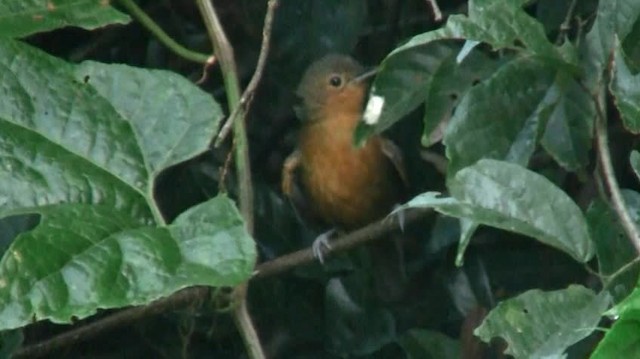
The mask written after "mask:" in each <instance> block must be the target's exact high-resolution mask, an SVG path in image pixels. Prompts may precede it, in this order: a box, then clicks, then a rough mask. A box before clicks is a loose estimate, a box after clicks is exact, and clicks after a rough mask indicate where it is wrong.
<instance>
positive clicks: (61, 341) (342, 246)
mask: <svg viewBox="0 0 640 359" xmlns="http://www.w3.org/2000/svg"><path fill="white" fill-rule="evenodd" d="M429 213H432V211H430V210H412V211H408V212H407V213H406V214H405V216H404V219H403V221H404V222H403V223H404V225H409V224H411V223H414V222H417V221H418V220H420V219H423V218H425V216H427V215H428V214H429ZM398 230H400V223H399V221H398V218H397V216H391V217H389V218H385V219H382V220H380V221H378V222H375V223H372V224H370V225H368V226H366V227H364V228H362V229H359V230H357V231H354V232H351V233H349V234H347V235H344V236H342V237H340V238H336V239H335V240H333V241H331V249H329V250H328V251H327V252H326V253H325V258H326V257H329V256H331V255H334V254H337V253H340V252H345V251H347V250H350V249H352V248H355V247H358V246H361V245H363V244H366V243H369V242H373V241H376V240H381V239H383V238H387V237H388V235H389V234H391V233H393V232H397V231H398ZM316 260H317V259H316V258H315V257H314V256H313V251H312V250H311V248H306V249H302V250H299V251H296V252H293V253H290V254H286V255H283V256H280V257H278V258H276V259H273V260H271V261H268V262H264V263H262V264H260V265H258V266H257V267H256V270H255V272H254V275H253V277H251V280H259V279H263V278H267V277H271V276H274V275H278V274H281V273H284V272H286V271H289V270H291V269H293V268H295V267H298V266H302V265H306V264H310V263H312V262H315V261H316ZM209 293H210V289H209V288H204V287H192V288H187V289H184V290H182V291H179V292H177V293H174V294H172V295H171V296H169V297H166V298H163V299H159V300H157V301H155V302H153V303H150V304H148V305H146V306H143V307H134V308H129V309H124V310H121V311H119V312H116V313H114V314H111V315H110V316H108V317H105V318H103V319H99V320H97V321H95V322H93V323H91V324H87V325H85V326H82V327H79V328H76V329H72V330H70V331H68V332H66V333H63V334H60V335H58V336H55V337H53V338H51V339H48V340H46V341H43V342H40V343H36V344H33V345H29V346H26V347H23V348H21V349H19V350H18V351H16V352H15V353H14V356H15V357H16V358H18V357H21V358H24V357H29V358H33V357H40V356H44V355H47V354H51V353H52V352H54V351H56V350H59V349H60V348H63V347H66V346H69V345H72V344H76V343H79V342H81V341H86V340H89V339H91V338H94V337H96V336H98V335H101V334H104V333H106V332H108V331H110V330H113V329H115V328H119V327H122V326H124V325H128V324H131V323H133V322H135V321H138V320H141V319H144V318H147V317H150V316H153V315H156V314H160V313H163V312H166V311H167V310H170V309H174V308H175V309H177V308H180V307H184V306H187V305H189V304H190V303H193V301H195V300H204V299H205V298H208V297H209ZM236 295H237V293H236Z"/></svg>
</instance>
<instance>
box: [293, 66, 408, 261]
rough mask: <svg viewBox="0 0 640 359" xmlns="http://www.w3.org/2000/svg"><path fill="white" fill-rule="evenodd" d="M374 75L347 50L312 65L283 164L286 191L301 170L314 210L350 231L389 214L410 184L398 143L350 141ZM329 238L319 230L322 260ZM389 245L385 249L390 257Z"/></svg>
mask: <svg viewBox="0 0 640 359" xmlns="http://www.w3.org/2000/svg"><path fill="white" fill-rule="evenodd" d="M370 75H371V73H365V72H364V69H363V67H362V66H361V65H360V64H358V62H356V61H355V60H354V59H352V58H350V57H348V56H343V55H327V56H325V57H324V58H322V59H320V60H318V61H316V62H315V63H313V64H312V65H311V66H310V67H309V68H308V69H307V71H306V72H305V73H304V75H303V77H302V80H301V82H300V85H299V87H298V89H297V92H296V93H297V95H298V96H299V97H300V98H301V99H302V105H301V107H300V108H298V109H297V111H296V112H297V114H298V117H300V119H301V120H302V128H301V131H300V134H299V138H298V148H297V149H296V150H295V151H294V152H293V153H292V154H291V155H290V156H289V157H288V158H287V160H286V161H285V164H284V166H283V171H282V190H283V192H284V194H285V195H287V196H289V197H291V196H292V195H293V193H294V187H295V185H294V184H295V183H297V182H296V181H295V178H296V176H295V174H296V173H298V171H299V179H300V181H299V182H300V184H301V185H302V186H301V187H302V192H303V193H304V195H305V197H306V199H307V201H308V202H309V203H308V204H309V207H310V209H311V211H312V213H313V214H314V215H315V216H316V217H319V218H320V219H321V220H322V221H324V222H326V223H328V224H329V225H331V226H333V227H334V228H340V229H344V230H347V231H350V230H354V229H357V228H359V227H362V226H364V225H366V224H369V223H372V222H374V221H376V220H379V219H381V218H383V217H384V216H386V215H387V214H389V213H390V212H391V210H392V209H393V207H394V205H396V204H398V203H401V202H402V201H403V199H404V192H405V188H406V176H405V171H404V165H403V161H402V155H401V153H400V151H399V148H398V147H396V145H395V144H393V143H392V142H391V141H390V140H388V139H385V138H383V137H381V136H373V137H371V138H369V139H368V140H367V142H366V143H365V145H364V146H362V147H355V146H354V144H353V133H354V129H355V128H356V125H357V124H358V122H359V121H360V118H361V117H362V113H363V106H364V101H365V98H366V95H367V87H368V86H367V78H368V77H370ZM327 239H328V234H324V235H321V236H320V237H319V238H318V239H317V240H316V241H315V242H314V245H313V249H314V253H315V254H316V256H317V257H318V258H319V259H320V260H321V261H322V251H323V246H325V247H328V248H329V245H328V242H327ZM389 244H390V243H387V244H386V247H387V248H386V249H385V250H384V251H386V252H387V253H386V254H385V253H383V254H382V255H383V256H387V257H389V256H391V257H393V254H391V255H390V254H389V251H388V246H389ZM374 252H377V251H374ZM373 257H374V261H375V257H376V255H375V254H373ZM396 259H397V256H396ZM375 265H376V264H375V263H374V266H375Z"/></svg>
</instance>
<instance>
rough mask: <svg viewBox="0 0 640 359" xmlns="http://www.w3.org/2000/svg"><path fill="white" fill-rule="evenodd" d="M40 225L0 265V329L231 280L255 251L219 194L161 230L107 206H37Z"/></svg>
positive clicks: (246, 268) (240, 276) (246, 269)
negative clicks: (40, 216)
mask: <svg viewBox="0 0 640 359" xmlns="http://www.w3.org/2000/svg"><path fill="white" fill-rule="evenodd" d="M38 212H39V213H40V214H41V215H42V220H41V223H40V225H39V226H38V227H36V229H34V230H33V231H31V232H27V233H25V234H22V235H20V236H19V237H18V239H17V240H16V241H15V242H14V244H13V245H12V246H11V249H10V250H9V252H8V254H7V255H6V256H5V257H4V258H3V260H2V262H1V263H0V283H1V286H0V327H1V328H2V329H11V328H16V327H20V326H23V325H26V324H28V323H30V322H31V321H32V320H41V319H50V320H52V321H54V322H61V323H65V322H69V321H70V320H71V319H72V318H84V317H86V316H89V315H91V314H93V313H95V312H96V311H97V310H98V309H100V308H114V307H121V306H127V305H138V304H145V303H148V302H149V301H152V300H154V299H157V298H160V297H163V296H167V295H169V294H171V293H172V292H174V291H176V290H179V289H181V288H184V287H187V286H191V285H211V286H225V285H234V284H238V283H239V282H241V281H242V280H244V279H245V278H247V277H248V276H249V275H250V274H251V271H252V269H253V261H254V258H255V255H256V253H255V249H254V247H253V241H252V239H251V237H250V236H249V235H248V233H246V230H245V227H244V223H243V222H242V220H241V218H240V215H239V213H238V211H237V210H236V209H235V208H234V205H233V204H232V202H231V201H230V200H229V199H228V198H226V197H218V198H215V199H212V200H210V201H208V202H206V203H203V204H201V205H199V206H197V207H194V208H192V209H190V210H189V211H187V212H185V213H184V214H183V215H181V216H180V217H178V219H176V221H175V222H174V223H173V224H172V225H170V226H169V227H167V228H154V227H147V226H144V225H142V224H141V223H139V222H137V221H136V220H134V219H132V218H131V217H130V216H129V214H128V213H126V212H121V211H117V210H114V209H113V208H111V207H108V206H101V205H84V204H67V205H57V206H48V207H41V208H39V209H38Z"/></svg>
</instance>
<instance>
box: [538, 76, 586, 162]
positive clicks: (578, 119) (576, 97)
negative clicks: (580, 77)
mask: <svg viewBox="0 0 640 359" xmlns="http://www.w3.org/2000/svg"><path fill="white" fill-rule="evenodd" d="M549 95H550V98H549V101H550V102H552V103H553V104H552V105H551V108H552V110H550V111H551V112H550V113H549V115H548V116H549V118H548V120H547V125H546V128H545V131H544V134H543V135H542V138H541V139H540V144H541V145H542V147H544V148H545V150H547V152H549V154H550V155H551V156H552V157H553V158H554V159H555V160H556V161H557V162H558V163H559V164H560V165H561V166H562V167H564V168H565V169H567V170H569V171H575V170H577V169H579V168H581V167H584V166H586V165H587V164H588V161H589V150H590V149H591V142H592V138H593V120H594V118H595V108H594V105H593V100H592V99H591V96H590V95H589V94H588V93H587V92H585V90H584V89H583V88H582V87H581V86H580V85H579V84H578V83H577V82H576V80H574V79H573V78H571V77H569V76H568V75H567V74H566V73H564V72H558V75H557V77H556V80H555V82H554V83H553V85H551V88H549Z"/></svg>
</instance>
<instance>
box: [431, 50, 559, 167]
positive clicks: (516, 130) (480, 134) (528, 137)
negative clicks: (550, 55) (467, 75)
mask: <svg viewBox="0 0 640 359" xmlns="http://www.w3.org/2000/svg"><path fill="white" fill-rule="evenodd" d="M552 81H553V72H551V71H550V69H549V68H548V67H546V66H545V65H543V64H542V63H540V62H538V61H534V60H531V59H526V58H520V59H515V60H513V61H510V62H509V63H508V64H506V65H504V66H502V67H501V68H500V69H499V70H498V71H496V72H495V73H494V74H493V76H492V77H490V78H489V79H488V80H487V81H485V82H484V83H481V84H479V85H477V86H475V87H473V88H472V89H471V90H470V91H469V92H468V93H467V95H466V96H465V97H464V98H463V99H462V100H461V101H460V104H459V105H458V107H457V108H456V111H455V114H454V115H453V118H452V119H451V121H450V122H449V126H448V128H447V131H446V133H445V137H444V144H445V145H446V146H447V148H446V153H447V157H448V158H449V159H450V161H449V168H448V171H447V173H448V174H449V175H453V174H455V172H457V171H458V170H460V169H461V168H464V167H466V166H469V165H471V164H473V163H474V162H476V161H477V160H479V159H481V158H495V159H509V160H510V161H513V162H516V163H519V164H522V165H526V164H527V163H528V161H529V158H530V157H531V154H533V151H534V149H535V143H536V137H537V132H538V127H539V126H540V122H541V121H542V120H544V119H546V118H547V116H548V114H549V110H550V107H551V106H552V105H553V100H554V98H553V96H552V95H551V94H549V93H548V91H549V87H550V86H551V84H552Z"/></svg>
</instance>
